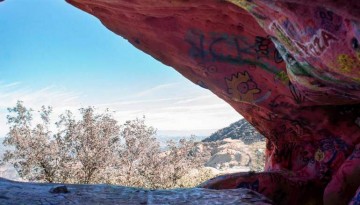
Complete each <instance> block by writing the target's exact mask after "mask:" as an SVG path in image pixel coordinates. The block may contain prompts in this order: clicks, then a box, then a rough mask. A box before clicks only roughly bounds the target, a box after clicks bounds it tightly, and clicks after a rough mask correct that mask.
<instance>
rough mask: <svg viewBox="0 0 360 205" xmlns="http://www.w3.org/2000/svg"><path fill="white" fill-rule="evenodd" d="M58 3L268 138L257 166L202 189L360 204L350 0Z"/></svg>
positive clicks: (355, 13)
mask: <svg viewBox="0 0 360 205" xmlns="http://www.w3.org/2000/svg"><path fill="white" fill-rule="evenodd" d="M67 1H68V2H69V3H71V4H73V5H74V6H77V7H78V8H80V9H82V10H84V11H86V12H88V13H90V14H93V15H95V16H96V17H98V18H99V19H100V20H101V21H102V22H103V24H104V25H105V26H106V27H107V28H109V29H110V30H112V31H113V32H115V33H117V34H119V35H121V36H123V37H125V38H127V39H128V40H129V41H130V42H131V43H132V44H133V45H134V46H136V47H137V48H139V49H141V50H143V51H145V52H147V53H149V54H150V55H152V56H153V57H155V58H156V59H158V60H159V61H161V62H163V63H165V64H167V65H170V66H172V67H174V68H175V69H176V70H177V71H179V72H180V73H181V74H183V75H184V76H185V77H186V78H188V79H190V80H191V81H192V82H194V83H196V84H198V85H199V86H202V87H204V88H206V89H210V90H211V91H212V92H213V93H214V94H216V95H217V96H219V97H220V98H222V99H224V100H225V101H226V102H227V103H229V104H230V105H231V106H232V107H234V109H235V110H237V111H238V112H239V113H240V114H242V115H243V116H244V117H245V118H246V119H247V120H248V121H249V122H250V123H251V124H252V125H254V126H255V127H256V128H257V129H258V131H259V132H260V133H261V134H262V135H264V136H265V137H266V138H267V139H268V143H267V150H266V156H267V160H266V166H265V170H266V172H263V173H257V174H252V173H251V174H233V175H227V176H223V177H219V178H216V179H214V180H211V181H209V182H207V183H205V184H203V186H202V187H207V188H213V189H232V188H239V187H245V188H250V189H252V190H256V191H258V192H260V193H262V194H264V195H266V196H268V197H270V198H271V199H273V200H274V201H275V202H276V203H277V204H306V203H310V204H320V203H322V202H324V203H326V204H346V203H350V201H352V202H351V203H353V204H356V203H360V202H359V200H360V199H359V197H358V196H359V195H358V194H356V192H357V190H358V188H359V185H360V174H359V173H360V151H359V150H360V104H359V103H360V44H359V40H358V39H360V23H359V20H360V9H359V8H360V3H359V1H357V0H349V1H338V0H332V1H328V0H312V1H310V0H304V1H295V0H251V1H250V0H247V1H245V0H222V1H220V0H196V1H195V0H194V1H188V0H131V1H129V0H67ZM144 66H146V65H144ZM352 198H353V199H352Z"/></svg>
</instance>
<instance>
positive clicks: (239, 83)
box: [225, 71, 261, 102]
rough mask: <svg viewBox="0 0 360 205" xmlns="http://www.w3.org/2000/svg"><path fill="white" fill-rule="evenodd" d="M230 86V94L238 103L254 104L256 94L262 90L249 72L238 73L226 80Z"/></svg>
mask: <svg viewBox="0 0 360 205" xmlns="http://www.w3.org/2000/svg"><path fill="white" fill-rule="evenodd" d="M225 81H226V84H227V86H228V93H229V94H230V96H231V99H232V100H234V101H237V102H253V101H254V94H258V93H260V92H261V90H260V89H259V88H258V86H257V84H256V83H255V82H254V81H253V80H252V79H251V78H250V76H249V73H248V72H246V71H245V72H244V73H237V74H236V75H232V76H231V77H230V78H229V79H228V78H225Z"/></svg>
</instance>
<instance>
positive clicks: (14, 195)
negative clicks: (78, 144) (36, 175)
mask: <svg viewBox="0 0 360 205" xmlns="http://www.w3.org/2000/svg"><path fill="white" fill-rule="evenodd" d="M0 204H6V205H19V204H31V205H37V204H38V205H43V204H59V205H60V204H69V205H76V204H79V205H83V204H86V205H95V204H96V205H97V204H111V205H116V204H119V205H141V204H147V205H160V204H174V205H175V204H186V205H187V204H189V205H191V204H194V205H195V204H196V205H197V204H204V205H206V204H229V205H230V204H256V205H270V204H272V203H271V201H269V200H268V199H266V198H265V197H264V196H262V195H261V194H258V193H256V192H254V191H251V190H248V189H232V190H211V189H203V188H193V189H174V190H145V189H138V188H131V187H122V186H112V185H70V184H68V185H61V184H40V183H23V182H14V181H9V180H6V179H3V178H0Z"/></svg>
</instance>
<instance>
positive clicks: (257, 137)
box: [202, 119, 265, 144]
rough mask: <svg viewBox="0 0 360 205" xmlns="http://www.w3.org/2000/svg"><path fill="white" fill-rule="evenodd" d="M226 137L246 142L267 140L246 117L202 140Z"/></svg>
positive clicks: (216, 139)
mask: <svg viewBox="0 0 360 205" xmlns="http://www.w3.org/2000/svg"><path fill="white" fill-rule="evenodd" d="M226 138H231V139H239V140H241V141H243V142H244V143H245V144H252V143H254V142H259V141H265V137H264V136H262V135H261V134H260V133H259V132H258V131H256V129H255V128H254V127H253V126H252V125H251V124H250V123H249V122H247V121H246V120H245V119H242V120H239V121H237V122H235V123H232V124H231V125H229V126H228V127H225V128H222V129H220V130H218V131H216V132H215V133H213V134H212V135H210V136H209V137H207V138H205V139H204V140H202V142H214V141H219V140H223V139H226Z"/></svg>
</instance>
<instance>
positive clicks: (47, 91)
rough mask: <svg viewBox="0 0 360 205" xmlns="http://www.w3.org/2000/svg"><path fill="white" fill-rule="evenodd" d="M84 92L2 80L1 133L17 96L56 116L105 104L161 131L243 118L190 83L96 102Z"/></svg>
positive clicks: (195, 129) (197, 130)
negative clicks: (144, 118)
mask: <svg viewBox="0 0 360 205" xmlns="http://www.w3.org/2000/svg"><path fill="white" fill-rule="evenodd" d="M94 95H96V93H94ZM85 96H86V95H84V94H82V93H76V92H73V91H71V90H68V89H65V88H62V87H55V86H48V87H45V88H41V89H38V90H34V89H30V87H29V86H26V85H23V84H21V83H20V82H16V83H7V84H6V83H0V128H1V129H0V136H3V135H4V134H5V133H6V132H7V127H6V108H8V107H13V106H14V105H15V104H16V102H17V100H22V101H24V104H25V105H26V106H27V107H31V108H33V109H35V110H37V109H39V108H40V107H41V106H42V105H50V106H52V107H53V108H54V114H53V117H54V118H56V116H58V115H59V114H60V113H63V112H64V111H65V110H71V111H73V112H75V113H76V111H77V109H79V108H80V107H84V106H89V105H91V106H94V107H96V108H98V110H99V111H102V110H104V109H106V108H109V109H110V110H112V111H115V114H114V115H115V117H116V119H117V120H118V121H119V122H120V123H123V122H125V121H126V120H130V119H135V118H136V117H142V116H146V119H147V124H149V125H151V126H154V127H155V128H157V129H158V130H159V131H160V133H161V131H162V130H166V131H167V132H166V133H177V134H178V133H183V134H188V133H192V134H204V133H207V134H210V133H211V132H213V131H214V130H216V129H219V128H222V127H224V126H227V125H228V124H230V123H232V122H234V121H236V120H238V119H240V118H241V116H240V115H239V114H237V113H236V112H235V111H234V110H233V109H232V108H231V107H230V106H229V105H227V104H226V103H225V102H223V101H222V100H221V99H219V98H218V97H216V96H215V95H214V94H212V93H211V92H209V91H207V90H204V89H202V88H198V87H196V86H195V85H191V84H185V85H184V84H182V83H171V84H163V85H158V86H155V87H153V88H149V89H146V90H143V91H141V92H138V93H134V94H133V95H130V96H123V97H121V98H119V99H117V100H111V99H101V101H100V102H99V100H97V102H96V103H93V102H91V101H90V100H89V99H88V98H86V97H85ZM93 97H94V96H93ZM95 97H96V96H95ZM4 128H5V129H4Z"/></svg>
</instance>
